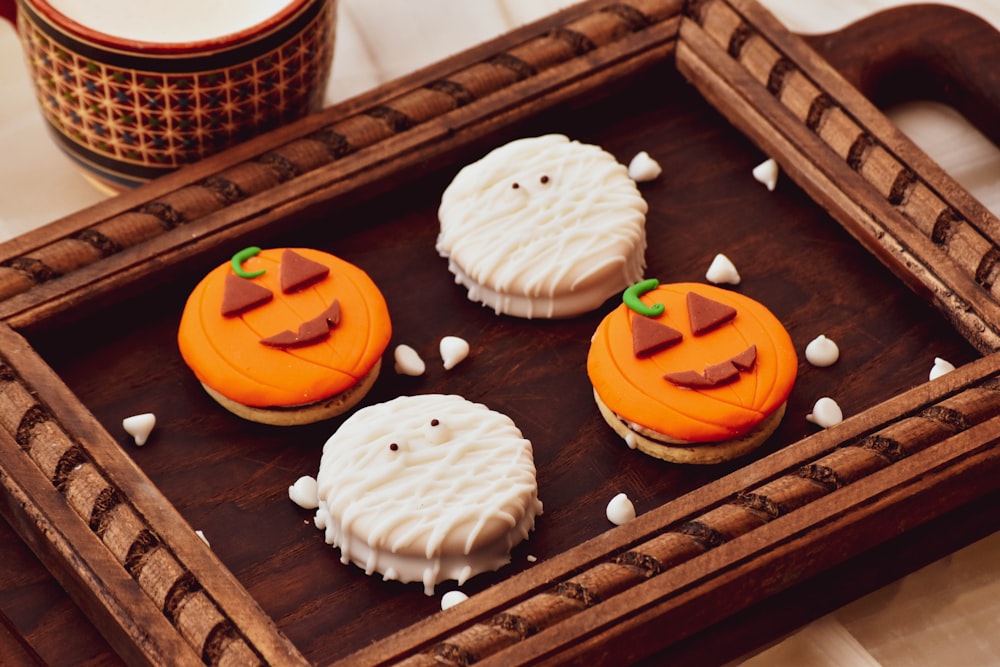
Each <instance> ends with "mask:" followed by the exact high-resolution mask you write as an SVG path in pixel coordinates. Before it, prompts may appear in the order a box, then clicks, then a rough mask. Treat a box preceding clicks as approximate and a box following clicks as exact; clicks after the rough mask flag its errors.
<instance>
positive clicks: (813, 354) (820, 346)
mask: <svg viewBox="0 0 1000 667" xmlns="http://www.w3.org/2000/svg"><path fill="white" fill-rule="evenodd" d="M837 359H840V348H839V347H837V344H836V343H834V342H833V341H832V340H830V339H829V338H827V337H826V336H823V335H819V336H817V337H816V338H813V339H812V340H811V341H809V344H808V345H806V361H808V362H809V363H810V364H812V365H813V366H818V367H820V368H824V367H826V366H832V365H833V364H835V363H837Z"/></svg>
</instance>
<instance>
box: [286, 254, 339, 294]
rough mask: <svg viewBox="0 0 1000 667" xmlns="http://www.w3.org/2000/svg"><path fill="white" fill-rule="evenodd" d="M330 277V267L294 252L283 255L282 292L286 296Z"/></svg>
mask: <svg viewBox="0 0 1000 667" xmlns="http://www.w3.org/2000/svg"><path fill="white" fill-rule="evenodd" d="M328 275H330V269H329V268H328V267H326V266H323V265H322V264H320V263H319V262H314V261H313V260H311V259H308V258H306V257H303V256H302V255H300V254H299V253H297V252H295V251H294V250H285V251H284V252H283V253H282V254H281V291H282V292H284V293H285V294H291V293H292V292H297V291H299V290H300V289H305V288H306V287H309V286H310V285H315V284H316V283H318V282H319V281H321V280H323V279H324V278H326V277H327V276H328Z"/></svg>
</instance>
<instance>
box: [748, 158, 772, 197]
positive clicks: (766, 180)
mask: <svg viewBox="0 0 1000 667" xmlns="http://www.w3.org/2000/svg"><path fill="white" fill-rule="evenodd" d="M753 177H754V178H755V179H757V180H758V181H759V182H761V183H763V184H764V185H765V186H767V189H768V190H769V191H770V192H774V186H776V185H777V184H778V163H777V162H775V161H774V159H773V158H772V159H770V160H764V161H763V162H761V163H760V164H758V165H757V166H756V167H754V168H753Z"/></svg>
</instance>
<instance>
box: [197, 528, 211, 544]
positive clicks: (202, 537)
mask: <svg viewBox="0 0 1000 667" xmlns="http://www.w3.org/2000/svg"><path fill="white" fill-rule="evenodd" d="M194 534H195V535H197V536H198V537H200V538H201V541H202V542H204V543H205V546H207V547H209V548H211V546H212V545H211V544H209V543H208V538H207V537H205V533H203V532H202V531H200V530H196V531H194Z"/></svg>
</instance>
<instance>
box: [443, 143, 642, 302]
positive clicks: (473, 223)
mask: <svg viewBox="0 0 1000 667" xmlns="http://www.w3.org/2000/svg"><path fill="white" fill-rule="evenodd" d="M646 210H647V205H646V201H645V200H644V199H643V198H642V195H641V194H640V193H639V189H638V188H637V187H636V185H635V182H634V181H633V180H632V179H631V178H630V177H629V175H628V168H627V167H625V165H623V164H621V163H619V162H618V161H617V160H616V159H615V158H614V156H612V155H611V154H610V153H608V152H606V151H604V150H603V149H601V148H600V147H598V146H593V145H590V144H583V143H580V142H578V141H570V140H569V139H568V138H567V137H565V136H562V135H555V134H552V135H545V136H541V137H534V138H528V139H519V140H517V141H512V142H510V143H508V144H506V145H504V146H501V147H500V148H497V149H495V150H493V151H492V152H490V153H489V154H487V155H486V156H485V157H483V158H482V159H481V160H479V161H478V162H474V163H472V164H470V165H468V166H466V167H465V168H463V169H462V170H461V171H459V173H458V174H457V175H456V176H455V178H454V180H453V181H452V182H451V184H450V185H449V186H448V187H447V189H446V190H445V191H444V194H443V196H442V198H441V206H440V208H439V210H438V217H439V219H440V223H441V229H440V234H439V236H438V239H437V250H438V252H439V253H440V254H441V256H442V257H446V258H448V268H449V269H450V270H451V272H452V273H454V274H455V280H456V282H457V283H460V284H462V285H464V286H465V287H466V288H467V289H468V294H469V298H470V299H472V300H473V301H479V302H481V303H483V304H484V305H486V306H488V307H490V308H493V309H494V310H495V311H496V312H497V313H505V314H509V315H515V316H518V317H528V318H531V317H536V318H538V317H541V318H545V317H572V316H575V315H579V314H581V313H585V312H587V311H590V310H593V309H595V308H597V307H599V306H600V305H601V304H603V303H604V301H605V300H607V299H608V297H610V296H612V295H614V294H617V293H619V292H621V290H623V289H624V288H625V287H627V286H628V285H630V284H632V283H633V282H635V281H637V280H639V279H640V278H641V277H642V273H643V269H644V267H645V257H644V253H645V251H646V232H645V222H646Z"/></svg>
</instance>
